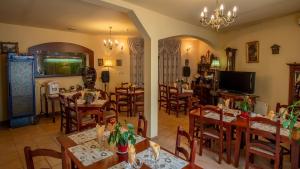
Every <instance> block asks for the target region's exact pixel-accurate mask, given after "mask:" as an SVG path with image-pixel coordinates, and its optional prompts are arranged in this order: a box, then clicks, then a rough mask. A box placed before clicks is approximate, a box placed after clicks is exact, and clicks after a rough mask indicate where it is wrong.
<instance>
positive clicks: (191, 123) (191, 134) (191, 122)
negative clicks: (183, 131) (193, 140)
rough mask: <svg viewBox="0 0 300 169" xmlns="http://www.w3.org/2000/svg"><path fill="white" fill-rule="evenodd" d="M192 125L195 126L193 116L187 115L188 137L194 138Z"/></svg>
mask: <svg viewBox="0 0 300 169" xmlns="http://www.w3.org/2000/svg"><path fill="white" fill-rule="evenodd" d="M194 125H195V116H194V115H191V114H190V115H189V133H190V136H192V137H194Z"/></svg>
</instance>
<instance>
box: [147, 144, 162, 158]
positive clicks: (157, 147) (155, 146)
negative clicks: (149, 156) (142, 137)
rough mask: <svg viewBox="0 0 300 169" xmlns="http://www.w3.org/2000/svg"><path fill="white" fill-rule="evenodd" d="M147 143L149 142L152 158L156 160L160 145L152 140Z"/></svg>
mask: <svg viewBox="0 0 300 169" xmlns="http://www.w3.org/2000/svg"><path fill="white" fill-rule="evenodd" d="M149 143H150V147H151V148H152V151H153V156H154V159H155V160H157V159H158V156H159V152H160V145H159V144H157V143H155V142H153V141H149Z"/></svg>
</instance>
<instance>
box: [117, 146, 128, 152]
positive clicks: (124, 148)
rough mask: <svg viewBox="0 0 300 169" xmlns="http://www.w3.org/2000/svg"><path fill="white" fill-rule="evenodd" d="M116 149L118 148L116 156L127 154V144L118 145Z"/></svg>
mask: <svg viewBox="0 0 300 169" xmlns="http://www.w3.org/2000/svg"><path fill="white" fill-rule="evenodd" d="M117 148H118V154H125V153H127V149H128V144H126V145H121V144H118V145H117Z"/></svg>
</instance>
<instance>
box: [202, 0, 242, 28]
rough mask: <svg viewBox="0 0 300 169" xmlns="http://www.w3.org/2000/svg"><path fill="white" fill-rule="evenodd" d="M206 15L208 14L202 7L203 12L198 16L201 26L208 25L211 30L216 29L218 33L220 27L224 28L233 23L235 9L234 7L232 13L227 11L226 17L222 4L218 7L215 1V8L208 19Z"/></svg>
mask: <svg viewBox="0 0 300 169" xmlns="http://www.w3.org/2000/svg"><path fill="white" fill-rule="evenodd" d="M207 13H208V10H207V7H204V9H203V11H202V12H201V14H200V17H201V19H200V22H201V24H202V25H203V26H208V25H210V26H211V27H212V28H213V29H216V30H217V31H218V30H219V29H220V28H221V27H222V26H223V27H226V26H228V25H229V24H231V23H233V22H234V21H235V18H236V13H237V7H236V6H234V7H233V9H232V11H231V10H229V11H228V12H227V15H226V14H225V7H224V5H223V4H221V5H220V4H219V1H218V0H217V8H216V9H215V10H214V12H213V14H212V15H211V16H210V18H208V16H207Z"/></svg>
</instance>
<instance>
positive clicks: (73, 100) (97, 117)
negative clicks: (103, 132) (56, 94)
mask: <svg viewBox="0 0 300 169" xmlns="http://www.w3.org/2000/svg"><path fill="white" fill-rule="evenodd" d="M80 96H81V93H77V94H75V95H73V96H72V97H68V98H67V102H68V107H67V111H68V113H69V114H70V116H71V117H69V118H70V123H75V124H76V130H77V131H81V130H83V129H86V128H91V127H95V126H96V124H97V123H100V122H101V121H102V119H101V117H102V113H103V112H102V111H101V110H97V111H95V110H94V111H86V112H79V111H78V107H77V100H78V98H79V97H80ZM72 114H75V115H76V118H74V117H72Z"/></svg>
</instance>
